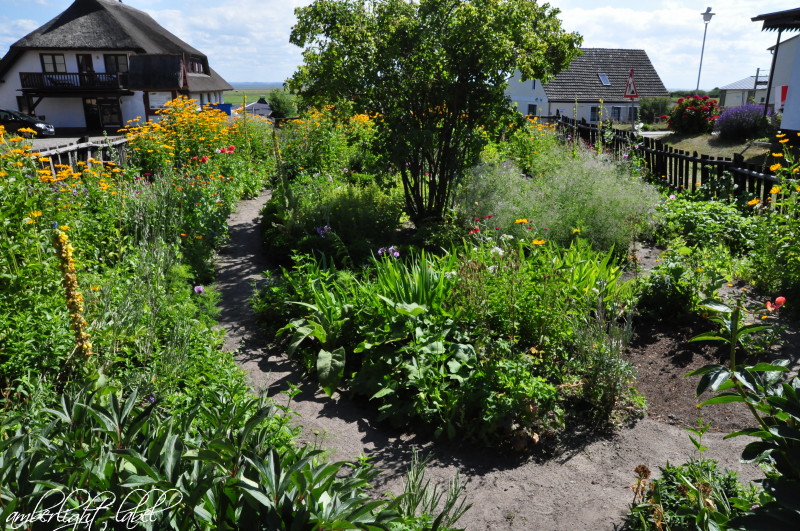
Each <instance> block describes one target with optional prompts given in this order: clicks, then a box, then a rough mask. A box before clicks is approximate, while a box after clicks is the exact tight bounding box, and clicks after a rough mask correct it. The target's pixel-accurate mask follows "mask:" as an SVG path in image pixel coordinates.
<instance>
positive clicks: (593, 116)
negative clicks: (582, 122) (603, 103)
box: [589, 107, 599, 122]
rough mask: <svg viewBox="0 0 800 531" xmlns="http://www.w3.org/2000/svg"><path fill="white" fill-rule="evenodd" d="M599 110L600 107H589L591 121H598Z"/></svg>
mask: <svg viewBox="0 0 800 531" xmlns="http://www.w3.org/2000/svg"><path fill="white" fill-rule="evenodd" d="M598 110H599V107H591V108H590V109H589V121H590V122H596V121H597V118H598V115H599V112H598Z"/></svg>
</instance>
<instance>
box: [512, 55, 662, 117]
mask: <svg viewBox="0 0 800 531" xmlns="http://www.w3.org/2000/svg"><path fill="white" fill-rule="evenodd" d="M581 51H582V52H583V53H582V54H581V55H579V56H578V57H577V58H575V59H574V60H573V61H572V63H570V65H569V67H567V69H566V70H563V71H561V72H559V73H558V74H557V75H556V76H555V77H554V78H553V79H552V80H550V81H549V82H548V83H541V82H540V81H539V80H529V81H522V79H521V75H520V73H519V72H517V73H516V74H515V75H514V76H513V77H512V78H511V79H510V80H509V83H508V89H507V90H506V95H507V96H508V97H509V98H510V99H511V101H512V102H513V104H514V106H515V107H516V108H517V110H518V111H519V112H521V113H522V114H525V115H529V116H554V115H556V114H563V115H566V116H568V117H570V118H577V119H578V120H586V121H587V122H590V123H595V122H598V121H599V120H609V119H612V120H614V121H616V122H632V121H634V120H636V118H637V116H638V106H639V104H638V103H637V102H638V99H640V98H644V97H656V96H669V92H668V91H667V89H666V88H665V87H664V83H663V82H662V81H661V78H660V77H659V76H658V73H657V72H656V70H655V68H653V65H652V63H651V62H650V58H649V57H648V56H647V53H645V51H644V50H630V49H618V48H581ZM631 77H632V78H633V84H632V86H631V85H630V84H629V79H631ZM626 92H627V94H628V96H635V97H626ZM601 102H602V103H601Z"/></svg>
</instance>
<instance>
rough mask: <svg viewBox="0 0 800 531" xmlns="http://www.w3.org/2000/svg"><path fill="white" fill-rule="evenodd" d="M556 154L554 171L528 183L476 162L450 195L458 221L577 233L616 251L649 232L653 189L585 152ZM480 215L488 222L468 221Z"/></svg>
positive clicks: (549, 235)
mask: <svg viewBox="0 0 800 531" xmlns="http://www.w3.org/2000/svg"><path fill="white" fill-rule="evenodd" d="M556 153H558V151H557V152H556ZM559 154H560V155H561V156H562V157H564V158H562V159H561V163H560V164H559V165H558V167H557V168H555V169H554V170H552V171H548V172H547V173H545V174H544V175H542V176H541V177H538V178H534V179H530V180H528V179H521V178H520V175H519V170H518V169H517V168H516V167H515V166H514V165H513V164H512V163H510V162H504V163H502V164H498V165H483V166H478V167H477V168H476V169H474V170H473V172H472V175H471V176H470V177H469V178H468V179H467V180H465V182H464V184H463V186H461V187H460V188H459V190H458V191H457V193H456V195H455V209H456V211H457V212H458V214H459V218H460V220H461V222H462V223H463V224H465V225H466V224H470V225H472V226H473V227H476V228H481V229H482V230H483V229H484V228H489V229H494V227H500V229H501V230H503V231H506V232H508V233H509V234H513V235H515V236H517V237H520V238H534V237H535V238H544V239H546V240H548V241H555V242H558V243H559V244H561V245H569V242H571V241H572V240H573V239H574V238H575V237H576V235H580V236H581V237H582V238H586V239H587V240H589V241H590V242H591V243H592V245H593V246H594V247H595V248H597V249H600V250H610V249H616V250H617V252H619V253H624V252H627V249H628V247H629V246H630V244H631V242H632V241H633V239H634V238H635V237H637V236H642V235H647V234H648V233H649V232H650V231H651V227H652V219H653V216H654V213H655V209H656V206H657V205H658V202H659V196H658V193H657V192H656V190H655V188H653V187H652V186H651V185H648V184H645V183H644V182H643V181H642V180H641V179H640V178H639V177H635V176H633V175H631V174H630V172H629V170H628V169H627V168H626V167H624V166H621V165H615V164H613V163H609V161H607V160H604V159H601V158H597V157H596V156H595V155H593V154H591V153H588V152H585V151H580V152H578V153H577V155H576V156H575V157H570V156H569V155H566V156H565V153H564V152H563V151H561V152H560V153H559ZM554 155H555V154H554V153H552V152H546V155H545V156H554ZM487 215H489V216H491V217H490V219H491V221H486V222H484V224H480V223H477V222H475V221H474V220H476V219H484V218H485V217H486V216H487ZM522 219H524V220H525V222H521V221H520V222H519V223H516V222H517V221H519V220H522ZM487 225H488V227H487Z"/></svg>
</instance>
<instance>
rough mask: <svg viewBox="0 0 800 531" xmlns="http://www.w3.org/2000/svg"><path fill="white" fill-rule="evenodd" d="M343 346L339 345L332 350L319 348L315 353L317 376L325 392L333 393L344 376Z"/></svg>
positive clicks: (329, 394)
mask: <svg viewBox="0 0 800 531" xmlns="http://www.w3.org/2000/svg"><path fill="white" fill-rule="evenodd" d="M344 360H345V352H344V348H342V347H339V348H337V349H336V350H334V351H333V352H328V351H327V350H324V349H321V350H320V351H319V354H318V355H317V378H319V383H320V386H321V387H322V390H323V391H325V394H327V395H328V396H332V395H333V391H334V389H335V388H336V386H337V385H339V382H340V381H341V380H342V376H344Z"/></svg>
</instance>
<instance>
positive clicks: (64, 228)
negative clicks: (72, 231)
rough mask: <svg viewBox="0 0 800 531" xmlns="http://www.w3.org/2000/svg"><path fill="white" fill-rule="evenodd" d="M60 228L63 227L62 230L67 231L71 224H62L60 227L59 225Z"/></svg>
mask: <svg viewBox="0 0 800 531" xmlns="http://www.w3.org/2000/svg"><path fill="white" fill-rule="evenodd" d="M58 228H59V229H61V230H64V231H66V230H69V225H61V226H60V227H58Z"/></svg>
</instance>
